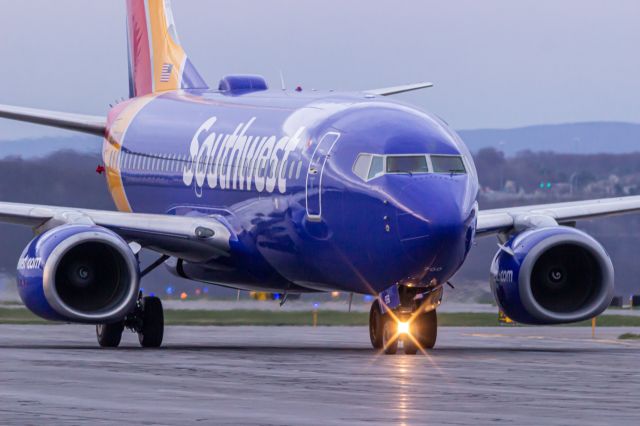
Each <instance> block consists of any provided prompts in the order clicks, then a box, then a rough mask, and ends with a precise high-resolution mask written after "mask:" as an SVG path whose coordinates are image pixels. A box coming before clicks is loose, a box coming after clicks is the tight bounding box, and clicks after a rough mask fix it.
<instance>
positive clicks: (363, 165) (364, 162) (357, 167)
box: [353, 154, 371, 180]
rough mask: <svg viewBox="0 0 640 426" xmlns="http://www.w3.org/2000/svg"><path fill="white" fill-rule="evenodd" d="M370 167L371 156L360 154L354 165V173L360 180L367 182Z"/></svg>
mask: <svg viewBox="0 0 640 426" xmlns="http://www.w3.org/2000/svg"><path fill="white" fill-rule="evenodd" d="M370 165H371V154H360V155H359V156H358V158H357V159H356V162H355V164H354V165H353V173H355V174H356V176H358V177H359V178H360V179H362V180H367V176H368V175H369V166H370Z"/></svg>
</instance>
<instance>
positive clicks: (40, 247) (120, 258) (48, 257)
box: [18, 225, 139, 323]
mask: <svg viewBox="0 0 640 426" xmlns="http://www.w3.org/2000/svg"><path fill="white" fill-rule="evenodd" d="M138 289H139V269H138V262H137V260H136V258H135V256H134V254H133V252H132V251H131V250H130V248H129V246H128V245H127V243H126V242H125V241H124V240H122V239H121V238H120V237H119V236H118V235H116V234H115V233H113V232H111V231H109V230H107V229H105V228H101V227H97V226H89V225H66V226H61V227H58V228H54V229H52V230H50V231H48V232H45V233H44V234H42V235H40V236H38V237H36V238H35V239H34V240H33V241H31V243H29V245H28V246H27V248H26V249H25V250H24V252H23V254H22V256H21V258H20V262H19V263H18V291H19V293H20V297H21V298H22V300H23V302H24V303H25V305H26V306H27V307H28V308H29V309H30V310H31V311H33V312H34V313H35V314H37V315H39V316H41V317H43V318H46V319H51V320H61V321H73V322H85V323H104V322H110V321H117V320H120V319H122V318H124V316H125V315H126V314H128V313H129V312H130V311H131V310H132V309H133V306H134V305H135V302H136V299H137V295H138Z"/></svg>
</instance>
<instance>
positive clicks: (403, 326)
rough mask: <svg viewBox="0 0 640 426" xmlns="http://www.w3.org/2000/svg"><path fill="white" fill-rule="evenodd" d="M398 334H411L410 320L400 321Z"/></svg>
mask: <svg viewBox="0 0 640 426" xmlns="http://www.w3.org/2000/svg"><path fill="white" fill-rule="evenodd" d="M398 334H409V323H408V322H402V321H399V322H398Z"/></svg>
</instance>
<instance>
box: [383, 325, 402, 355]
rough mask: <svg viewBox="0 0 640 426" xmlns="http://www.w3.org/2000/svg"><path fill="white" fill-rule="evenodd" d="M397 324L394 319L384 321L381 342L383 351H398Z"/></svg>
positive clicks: (386, 352) (390, 353)
mask: <svg viewBox="0 0 640 426" xmlns="http://www.w3.org/2000/svg"><path fill="white" fill-rule="evenodd" d="M397 334H398V333H397V326H396V325H395V322H394V321H385V322H384V326H383V331H382V344H383V349H384V353H385V354H387V355H394V354H395V353H396V352H398V335H397Z"/></svg>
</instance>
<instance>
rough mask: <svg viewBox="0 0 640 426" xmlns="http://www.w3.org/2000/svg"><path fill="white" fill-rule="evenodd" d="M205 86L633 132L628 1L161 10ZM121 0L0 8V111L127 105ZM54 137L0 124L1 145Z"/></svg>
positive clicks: (3, 0)
mask: <svg viewBox="0 0 640 426" xmlns="http://www.w3.org/2000/svg"><path fill="white" fill-rule="evenodd" d="M173 3H174V14H175V19H176V24H177V28H178V32H179V35H180V37H181V40H182V43H183V45H184V46H185V50H186V51H187V52H188V54H189V56H190V57H191V59H192V61H193V62H194V64H195V65H196V67H197V68H198V69H199V70H200V71H201V73H202V74H203V76H204V77H205V78H206V80H207V81H208V82H209V84H210V85H212V86H216V85H217V81H218V80H219V78H220V76H222V75H224V74H229V73H257V74H263V75H264V76H266V77H267V80H268V81H269V82H270V84H271V85H272V86H274V87H277V86H279V85H280V82H279V71H280V70H282V71H283V72H284V75H285V78H286V80H287V82H288V84H289V85H290V86H293V85H296V84H301V85H302V86H303V87H305V88H309V89H310V88H318V89H367V88H376V87H384V86H391V85H397V84H403V83H408V82H416V81H425V80H426V81H433V82H434V83H435V84H436V87H435V88H433V89H429V90H426V91H422V92H418V93H415V94H410V95H402V96H401V98H402V99H404V100H407V101H410V102H414V103H416V104H418V105H420V106H422V107H424V108H426V109H428V110H430V111H432V112H434V113H437V114H438V115H440V116H442V117H443V118H445V119H446V120H447V121H448V122H449V123H450V124H451V125H452V126H453V127H455V128H457V129H469V128H487V127H501V128H502V127H517V126H523V125H530V124H542V123H545V124H546V123H561V122H574V121H591V120H607V121H631V122H640V25H639V22H640V21H639V18H640V1H637V0H628V1H620V0H612V1H606V2H605V1H585V0H564V1H562V0H556V1H541V0H530V1H529V0H527V1H523V0H519V1H513V0H484V1H474V0H468V1H425V0H404V1H403V0H395V1H389V0H375V1H371V0H322V1H313V2H311V1H301V0H277V1H268V0H255V1H249V0H233V1H229V0H227V1H219V0H173ZM126 52H127V50H126V42H125V6H124V0H91V1H87V0H55V1H53V0H21V1H15V0H0V57H1V58H2V66H0V103H7V104H15V105H23V106H32V107H40V108H49V109H58V110H64V111H71V112H83V113H89V114H101V115H102V114H105V113H106V111H107V109H108V104H109V103H110V102H112V101H113V100H115V99H116V98H119V97H123V96H126V95H127V92H128V89H127V87H128V86H127V63H126V56H127V53H126ZM60 132H61V131H55V130H49V129H41V128H36V127H34V126H32V125H24V124H8V123H7V122H6V121H4V120H3V121H1V122H0V138H2V139H6V138H8V137H10V138H13V137H20V136H40V135H60V134H61V133H60Z"/></svg>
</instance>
